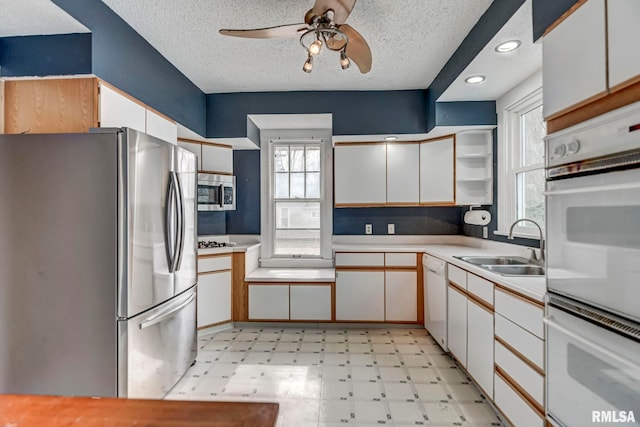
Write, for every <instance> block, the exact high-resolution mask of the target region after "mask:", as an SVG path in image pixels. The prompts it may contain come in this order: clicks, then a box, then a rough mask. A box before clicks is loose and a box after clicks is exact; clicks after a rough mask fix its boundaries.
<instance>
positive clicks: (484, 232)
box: [482, 227, 489, 239]
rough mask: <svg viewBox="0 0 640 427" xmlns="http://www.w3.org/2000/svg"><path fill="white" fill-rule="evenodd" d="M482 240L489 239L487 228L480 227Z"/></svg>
mask: <svg viewBox="0 0 640 427" xmlns="http://www.w3.org/2000/svg"><path fill="white" fill-rule="evenodd" d="M482 238H483V239H488V238H489V227H482Z"/></svg>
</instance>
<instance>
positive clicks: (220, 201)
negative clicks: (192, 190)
mask: <svg viewBox="0 0 640 427" xmlns="http://www.w3.org/2000/svg"><path fill="white" fill-rule="evenodd" d="M235 209H236V177H235V176H229V175H214V174H210V173H199V174H198V210H199V211H225V210H235Z"/></svg>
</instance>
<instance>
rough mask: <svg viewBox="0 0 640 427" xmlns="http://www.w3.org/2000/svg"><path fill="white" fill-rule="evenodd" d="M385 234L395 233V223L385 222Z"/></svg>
mask: <svg viewBox="0 0 640 427" xmlns="http://www.w3.org/2000/svg"><path fill="white" fill-rule="evenodd" d="M387 234H396V225H395V224H387Z"/></svg>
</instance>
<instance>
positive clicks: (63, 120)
mask: <svg viewBox="0 0 640 427" xmlns="http://www.w3.org/2000/svg"><path fill="white" fill-rule="evenodd" d="M97 104H98V86H97V80H96V79H95V78H86V79H84V78H83V79H37V80H9V81H6V82H5V111H4V122H5V123H4V126H5V133H8V134H17V133H66V132H88V131H89V129H90V128H92V127H97V126H98V105H97Z"/></svg>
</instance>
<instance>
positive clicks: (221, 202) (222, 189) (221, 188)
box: [218, 184, 224, 209]
mask: <svg viewBox="0 0 640 427" xmlns="http://www.w3.org/2000/svg"><path fill="white" fill-rule="evenodd" d="M218 188H219V191H220V207H221V208H223V209H224V184H220V185H219V186H218Z"/></svg>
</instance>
